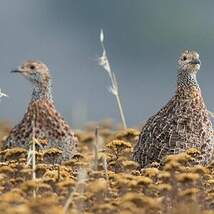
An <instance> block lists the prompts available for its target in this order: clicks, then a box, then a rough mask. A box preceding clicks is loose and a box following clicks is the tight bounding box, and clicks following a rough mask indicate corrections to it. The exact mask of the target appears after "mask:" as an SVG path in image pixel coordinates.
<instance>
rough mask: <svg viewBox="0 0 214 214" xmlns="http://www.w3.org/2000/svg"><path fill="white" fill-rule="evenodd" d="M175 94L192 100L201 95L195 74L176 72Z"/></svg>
mask: <svg viewBox="0 0 214 214" xmlns="http://www.w3.org/2000/svg"><path fill="white" fill-rule="evenodd" d="M176 94H178V95H179V96H180V97H183V98H184V99H188V98H194V97H195V96H198V95H200V94H201V90H200V87H199V84H198V81H197V78H196V73H188V72H178V75H177V91H176Z"/></svg>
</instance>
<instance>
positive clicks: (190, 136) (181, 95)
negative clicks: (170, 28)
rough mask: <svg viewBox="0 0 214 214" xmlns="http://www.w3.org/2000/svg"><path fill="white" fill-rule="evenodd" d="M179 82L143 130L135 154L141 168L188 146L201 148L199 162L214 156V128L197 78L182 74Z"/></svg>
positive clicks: (207, 160) (202, 162)
mask: <svg viewBox="0 0 214 214" xmlns="http://www.w3.org/2000/svg"><path fill="white" fill-rule="evenodd" d="M187 53H188V52H187ZM177 84H178V87H177V90H176V94H175V96H173V97H172V98H171V100H170V101H169V102H168V103H167V104H166V105H165V106H164V107H163V108H162V109H161V110H160V111H159V112H158V113H157V114H155V115H154V116H152V117H151V118H150V119H149V120H148V121H147V122H146V124H145V125H144V127H143V129H142V132H141V134H140V137H139V141H138V143H137V145H136V146H135V148H134V154H133V158H134V160H136V161H137V162H139V164H140V166H141V167H145V166H148V165H150V164H151V163H152V162H161V161H162V160H163V158H164V157H165V156H166V155H169V154H177V153H180V152H183V151H185V150H187V149H188V148H197V149H199V151H200V152H201V154H200V155H199V156H198V157H197V161H198V163H201V164H207V163H208V162H209V161H210V160H211V158H212V155H213V128H212V124H211V121H210V118H209V115H208V111H207V108H206V105H205V103H204V101H203V98H202V95H201V90H200V88H199V85H198V83H197V80H196V78H195V79H194V78H191V75H189V74H188V75H186V73H184V74H183V77H182V78H180V73H179V75H178V83H177Z"/></svg>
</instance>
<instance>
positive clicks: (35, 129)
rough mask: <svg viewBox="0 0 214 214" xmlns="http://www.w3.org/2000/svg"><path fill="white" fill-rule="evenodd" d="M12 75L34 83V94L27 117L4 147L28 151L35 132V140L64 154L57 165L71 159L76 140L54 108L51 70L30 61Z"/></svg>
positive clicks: (12, 133) (39, 63)
mask: <svg viewBox="0 0 214 214" xmlns="http://www.w3.org/2000/svg"><path fill="white" fill-rule="evenodd" d="M12 72H17V73H20V74H22V75H23V76H24V77H25V78H26V79H28V80H29V81H30V82H31V83H32V84H33V94H32V99H31V102H30V104H29V106H28V109H27V112H26V113H25V115H24V118H23V119H22V121H21V122H20V123H19V124H18V125H16V126H15V127H14V128H13V129H12V130H11V132H10V134H9V136H8V138H7V140H6V145H5V147H6V148H11V147H24V148H26V149H28V148H29V142H30V140H31V139H32V137H33V133H34V135H35V138H36V139H41V140H47V141H48V144H47V146H46V148H58V149H60V150H61V151H62V154H61V156H60V157H59V159H58V160H56V162H60V161H62V160H69V159H71V158H72V156H73V155H74V153H75V147H76V144H77V139H76V137H75V136H74V133H73V132H72V130H71V129H70V127H69V125H68V124H67V123H66V122H65V121H64V119H63V118H62V117H61V116H60V114H59V113H58V112H57V111H56V109H55V106H54V103H53V100H52V94H51V78H50V75H49V71H48V67H47V66H46V65H45V64H43V63H42V62H39V61H34V60H29V61H27V62H25V63H24V64H23V65H22V66H20V67H19V68H18V69H17V70H14V71H12Z"/></svg>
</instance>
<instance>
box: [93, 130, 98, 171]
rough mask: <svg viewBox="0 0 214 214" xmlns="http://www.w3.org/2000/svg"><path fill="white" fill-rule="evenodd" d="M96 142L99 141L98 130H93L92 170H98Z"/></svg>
mask: <svg viewBox="0 0 214 214" xmlns="http://www.w3.org/2000/svg"><path fill="white" fill-rule="evenodd" d="M98 140H99V129H98V128H96V129H95V142H94V169H95V170H96V171H97V169H98V148H97V147H98Z"/></svg>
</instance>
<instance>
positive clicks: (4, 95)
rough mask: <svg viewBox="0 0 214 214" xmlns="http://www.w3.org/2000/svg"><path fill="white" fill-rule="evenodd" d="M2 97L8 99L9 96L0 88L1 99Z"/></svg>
mask: <svg viewBox="0 0 214 214" xmlns="http://www.w3.org/2000/svg"><path fill="white" fill-rule="evenodd" d="M2 97H8V95H7V94H5V93H3V92H2V91H1V88H0V99H1V98H2Z"/></svg>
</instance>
